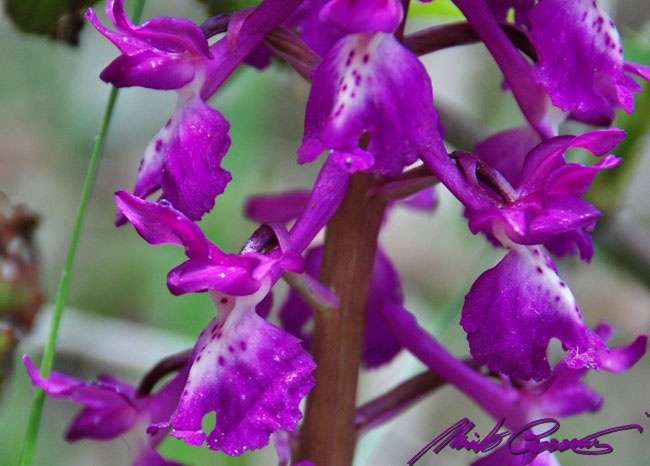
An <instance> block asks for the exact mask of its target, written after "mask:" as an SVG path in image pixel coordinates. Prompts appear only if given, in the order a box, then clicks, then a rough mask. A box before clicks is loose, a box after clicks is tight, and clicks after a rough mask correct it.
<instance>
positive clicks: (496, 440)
mask: <svg viewBox="0 0 650 466" xmlns="http://www.w3.org/2000/svg"><path fill="white" fill-rule="evenodd" d="M505 421H506V419H505V417H502V418H500V419H499V421H498V422H497V423H496V425H495V426H494V428H492V430H491V431H490V432H488V434H487V435H486V436H484V437H483V438H481V436H480V435H479V434H478V433H476V432H474V437H475V438H474V439H471V440H470V439H469V438H468V436H469V435H470V433H471V432H472V430H473V429H474V427H475V426H474V423H473V422H472V421H470V420H469V418H464V419H461V420H460V421H458V422H456V423H455V424H453V425H451V426H449V427H448V428H447V429H445V431H444V432H442V433H441V434H440V435H438V436H437V437H436V438H434V439H433V440H431V441H430V442H429V443H428V444H427V445H426V446H425V447H424V448H423V449H422V450H420V451H419V452H418V453H417V454H416V455H415V456H414V457H413V458H411V459H410V460H409V461H408V462H407V464H408V465H413V464H415V463H416V462H417V461H418V460H419V459H420V458H422V456H423V455H424V454H425V453H427V452H428V451H429V450H431V449H433V452H434V453H436V454H438V453H440V452H441V451H442V450H443V449H444V448H445V447H447V446H449V448H451V449H454V450H458V451H459V450H467V451H473V452H474V453H476V454H478V453H486V452H489V451H492V450H494V449H495V448H497V447H498V446H499V445H501V443H502V442H503V440H504V439H505V438H506V437H510V438H509V440H508V443H507V447H508V451H510V453H511V454H513V455H523V454H524V453H533V454H539V453H542V452H544V451H548V452H550V453H553V452H563V451H567V450H569V449H570V450H571V451H572V452H574V453H577V454H579V455H606V454H607V453H611V452H612V451H613V450H614V449H613V448H612V446H611V445H610V444H608V443H602V442H601V441H600V440H599V437H603V436H605V435H608V434H612V433H614V432H620V431H624V430H632V429H635V430H637V431H638V432H639V433H642V432H643V427H641V426H640V425H639V424H630V425H625V426H618V427H610V428H608V429H604V430H600V431H598V432H594V433H593V434H589V435H587V436H585V437H582V438H573V439H567V438H565V439H562V440H558V439H557V438H549V439H547V437H550V436H551V435H552V434H554V433H555V432H556V431H557V430H558V429H559V428H560V423H559V421H558V420H557V419H554V418H543V419H537V420H535V421H532V422H529V423H528V424H526V425H524V426H522V427H521V428H520V429H519V430H517V431H515V432H514V433H513V432H511V431H508V430H504V431H503V432H499V430H500V429H501V427H502V426H503V424H504V423H505ZM545 439H547V440H545Z"/></svg>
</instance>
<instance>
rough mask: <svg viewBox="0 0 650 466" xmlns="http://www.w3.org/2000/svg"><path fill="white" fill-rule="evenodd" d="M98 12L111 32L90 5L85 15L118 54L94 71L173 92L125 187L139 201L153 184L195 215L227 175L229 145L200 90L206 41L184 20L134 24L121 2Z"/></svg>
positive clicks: (223, 125) (114, 0)
mask: <svg viewBox="0 0 650 466" xmlns="http://www.w3.org/2000/svg"><path fill="white" fill-rule="evenodd" d="M106 13H107V15H108V17H109V19H110V20H111V21H112V23H113V24H114V25H115V27H116V28H117V29H118V31H119V32H114V31H111V30H110V29H107V28H105V27H104V26H103V25H102V24H101V23H100V22H99V20H98V19H97V16H96V15H95V12H94V11H93V10H92V9H89V10H88V13H87V14H86V16H87V18H88V19H89V20H90V21H91V22H92V24H93V26H95V28H96V29H97V30H98V31H99V32H100V33H102V34H103V35H104V36H105V37H106V38H107V39H109V40H110V41H111V42H113V44H115V46H116V47H117V48H118V49H119V50H120V52H122V55H120V56H119V57H118V58H116V59H115V60H114V61H113V62H112V63H111V64H110V65H108V67H106V69H104V71H102V73H101V75H100V77H101V78H102V79H103V80H104V81H106V82H109V83H111V84H113V85H115V86H117V87H127V86H142V87H147V88H151V89H165V90H169V89H176V90H177V92H178V103H177V105H176V109H175V110H174V114H173V115H172V117H171V118H170V119H169V121H168V122H167V124H166V125H165V126H164V127H163V128H162V129H161V130H160V131H159V132H158V134H156V136H154V137H153V139H152V140H151V142H150V143H149V145H148V146H147V148H146V149H145V153H144V156H143V159H142V162H141V164H140V170H139V172H138V177H137V180H136V183H135V187H134V189H133V193H134V194H135V195H136V196H138V197H141V198H143V199H144V198H145V197H147V196H150V195H152V194H154V193H155V192H156V191H158V190H161V191H162V193H161V197H162V198H163V199H166V200H167V201H169V202H171V203H172V204H173V205H174V206H175V207H176V208H177V209H178V210H180V211H181V212H183V213H184V214H185V215H187V216H188V217H189V218H191V219H193V220H198V219H200V218H201V217H202V216H203V214H204V213H205V212H208V211H210V210H211V209H212V207H213V206H214V198H215V197H216V196H217V195H219V194H221V193H222V192H223V191H224V190H225V188H226V184H227V183H228V182H229V181H230V179H231V176H230V173H228V172H227V171H226V170H224V169H223V168H221V166H220V164H221V160H222V159H223V157H224V155H225V154H226V152H227V151H228V148H229V146H230V137H229V136H228V129H229V124H228V122H227V121H226V119H225V118H224V117H223V116H222V115H221V114H220V113H219V112H218V111H216V110H214V109H213V108H211V107H209V106H208V105H206V104H205V103H204V102H203V100H202V98H201V96H200V93H201V90H202V87H203V85H204V83H205V81H206V73H207V64H208V63H209V62H210V60H211V58H212V57H211V53H210V50H209V48H208V41H207V39H206V38H205V36H204V35H203V32H202V31H201V29H200V28H199V27H198V26H196V25H195V24H193V23H192V22H190V21H188V20H185V19H180V18H153V19H151V20H149V21H147V22H145V23H144V24H143V25H142V26H135V25H133V24H132V23H131V22H130V21H129V19H128V18H127V17H126V14H125V12H124V2H123V0H109V1H108V2H107V3H106ZM124 221H125V220H124V218H123V217H120V218H118V223H120V224H121V223H124Z"/></svg>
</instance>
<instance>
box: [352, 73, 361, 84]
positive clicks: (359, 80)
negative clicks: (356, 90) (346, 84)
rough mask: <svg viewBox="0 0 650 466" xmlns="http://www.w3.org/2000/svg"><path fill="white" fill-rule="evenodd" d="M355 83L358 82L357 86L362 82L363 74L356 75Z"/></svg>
mask: <svg viewBox="0 0 650 466" xmlns="http://www.w3.org/2000/svg"><path fill="white" fill-rule="evenodd" d="M354 84H356V85H357V86H358V85H360V84H361V75H360V74H358V75H356V76H355V78H354Z"/></svg>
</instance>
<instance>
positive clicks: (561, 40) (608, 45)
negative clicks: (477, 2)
mask: <svg viewBox="0 0 650 466" xmlns="http://www.w3.org/2000/svg"><path fill="white" fill-rule="evenodd" d="M488 6H489V7H490V9H491V11H492V12H493V13H494V15H495V18H496V19H497V20H498V21H501V22H503V21H505V19H506V13H507V11H508V9H509V8H511V7H512V8H514V11H515V22H516V23H517V24H520V25H522V26H523V27H525V28H526V30H527V32H528V33H529V37H530V39H531V41H532V43H533V45H534V46H535V49H536V50H537V52H538V54H539V61H538V62H537V63H536V64H535V66H534V68H535V78H536V80H537V82H539V83H540V84H542V85H543V86H544V88H545V89H546V92H548V95H549V96H550V98H551V101H552V102H553V104H554V105H555V106H557V107H559V108H560V109H562V110H563V111H565V112H568V113H569V116H570V117H571V118H572V119H575V120H578V121H582V122H585V123H588V124H594V125H602V126H608V125H610V124H611V123H612V121H613V119H614V110H616V109H618V108H623V110H625V111H626V112H627V113H631V112H632V109H633V105H634V97H633V95H632V92H641V91H642V90H643V89H642V87H641V86H640V85H639V84H638V83H636V82H635V81H634V79H632V78H631V76H630V75H636V76H639V77H641V78H642V79H645V80H646V81H647V80H650V67H648V66H643V65H639V64H637V63H633V62H626V61H625V60H624V59H623V47H622V42H621V38H620V36H619V34H618V31H617V29H616V26H615V24H614V22H613V21H612V19H611V18H610V17H609V16H608V15H607V13H606V12H605V11H603V9H602V8H601V7H600V6H599V5H598V3H597V2H595V1H592V0H576V1H574V0H540V1H538V2H537V3H535V2H534V1H532V0H489V1H488ZM558 12H561V14H558Z"/></svg>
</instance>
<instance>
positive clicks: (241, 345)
mask: <svg viewBox="0 0 650 466" xmlns="http://www.w3.org/2000/svg"><path fill="white" fill-rule="evenodd" d="M239 347H240V348H241V350H242V351H246V342H245V341H240V342H239Z"/></svg>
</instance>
